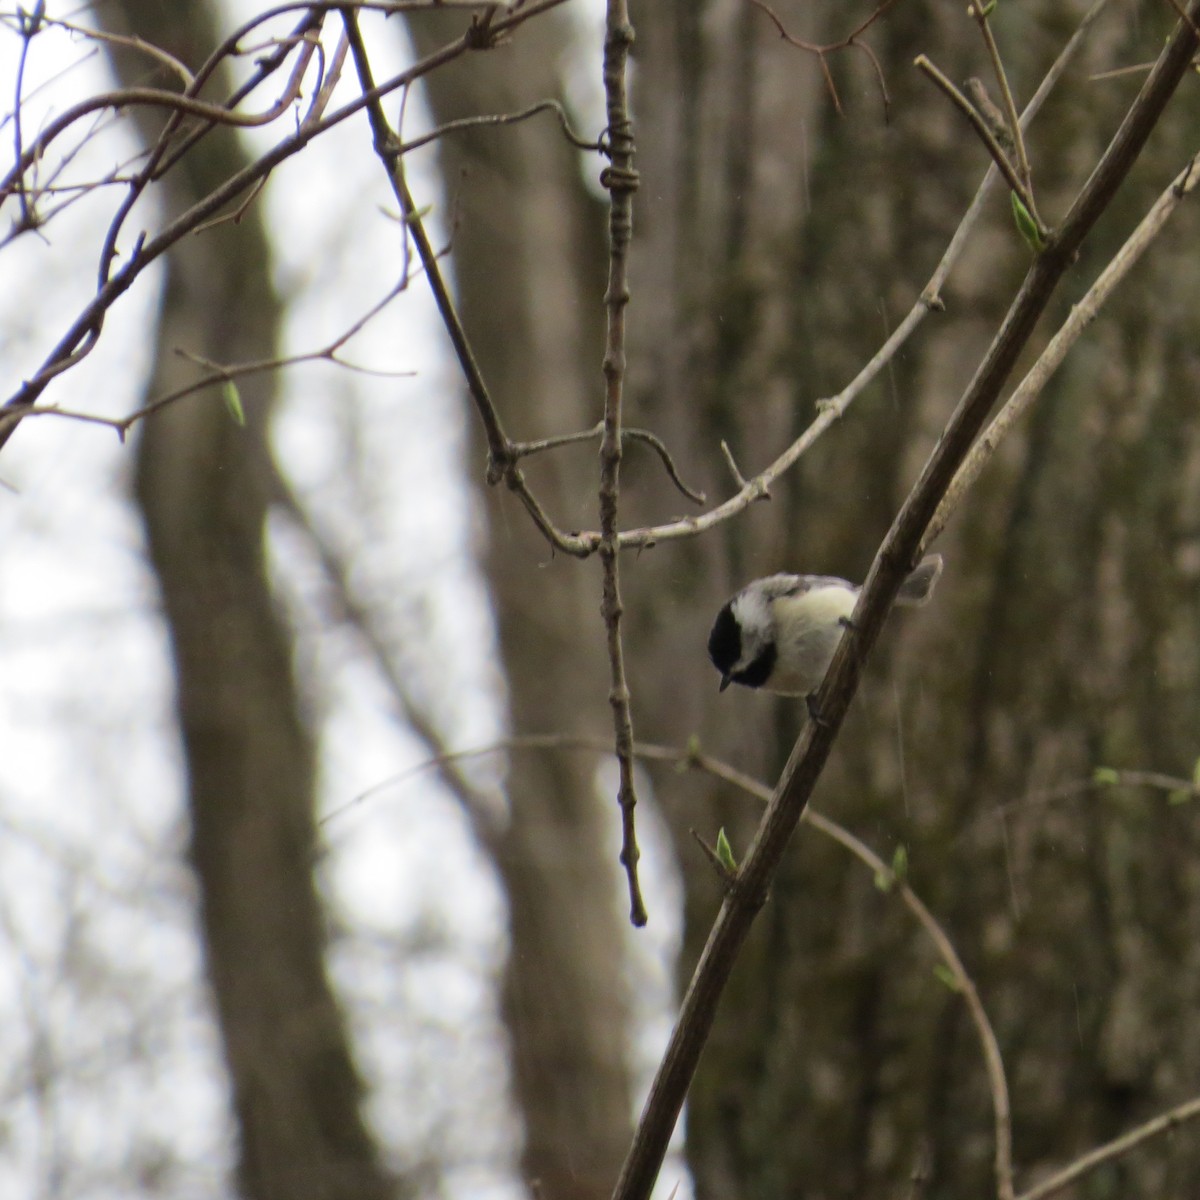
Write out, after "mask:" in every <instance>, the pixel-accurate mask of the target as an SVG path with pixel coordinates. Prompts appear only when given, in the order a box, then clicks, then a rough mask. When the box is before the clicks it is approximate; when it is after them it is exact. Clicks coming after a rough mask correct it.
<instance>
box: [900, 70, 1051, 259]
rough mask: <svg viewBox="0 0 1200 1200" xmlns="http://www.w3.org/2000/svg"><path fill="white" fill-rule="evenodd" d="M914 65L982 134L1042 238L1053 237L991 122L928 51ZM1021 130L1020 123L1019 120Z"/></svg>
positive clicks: (1018, 127) (1018, 125)
mask: <svg viewBox="0 0 1200 1200" xmlns="http://www.w3.org/2000/svg"><path fill="white" fill-rule="evenodd" d="M913 65H914V66H915V67H916V68H917V70H919V71H921V72H923V73H924V74H925V75H926V76H928V78H929V79H930V80H932V81H933V83H935V84H936V85H937V87H938V88H939V89H940V90H941V91H942V92H943V93H944V94H945V95H946V96H947V97H948V98H949V99H950V101H951V103H953V105H954V107H955V108H957V109H958V111H959V112H961V113H962V114H963V116H964V117H966V118H967V120H968V121H970V122H971V127H972V128H973V129H974V130H975V132H976V133H977V134H979V139H980V141H982V142H983V144H984V146H986V147H987V152H988V153H989V154H990V155H991V156H992V161H993V162H995V164H996V166H997V167H999V168H1000V173H1001V174H1002V175H1003V176H1004V178H1005V180H1006V181H1007V182H1008V186H1009V187H1010V188H1012V190H1013V191H1014V192H1015V193H1016V194H1017V196H1018V197H1019V198H1020V200H1021V203H1022V204H1024V205H1025V207H1026V209H1027V210H1028V211H1029V215H1030V216H1031V217H1032V218H1033V220H1034V221H1035V222H1036V224H1037V228H1038V233H1039V235H1040V236H1041V239H1042V241H1045V240H1046V239H1047V238H1048V237H1049V231H1048V230H1047V229H1046V227H1045V226H1044V225H1043V224H1042V222H1041V221H1040V220H1039V219H1038V217H1037V215H1036V213H1035V211H1034V203H1033V197H1032V196H1031V195H1030V192H1029V188H1028V187H1026V186H1025V181H1024V180H1023V179H1022V178H1021V175H1020V172H1019V171H1018V170H1017V168H1016V167H1014V166H1013V164H1012V161H1011V160H1010V159H1009V157H1008V155H1007V154H1006V153H1005V152H1004V147H1003V146H1001V145H1000V143H999V141H997V140H996V135H995V134H994V133H993V132H992V130H991V126H989V125H988V123H987V121H985V120H984V119H983V117H982V116H980V114H979V113H978V112H977V111H976V108H975V106H974V105H973V104H972V103H971V102H970V100H968V99H967V98H966V96H964V95H963V94H962V92H961V91H959V89H958V88H957V87H956V86H955V85H954V84H953V83H952V82H951V81H950V80H949V79H948V78H947V77H946V76H945V75H944V74H943V73H942V72H941V71H940V70H938V68H937V67H935V66H934V65H933V63H931V62H930V61H929V59H928V57H927V56H926V55H924V54H918V55H917V57H916V58H915V59H913ZM1016 128H1017V129H1020V122H1017V125H1016Z"/></svg>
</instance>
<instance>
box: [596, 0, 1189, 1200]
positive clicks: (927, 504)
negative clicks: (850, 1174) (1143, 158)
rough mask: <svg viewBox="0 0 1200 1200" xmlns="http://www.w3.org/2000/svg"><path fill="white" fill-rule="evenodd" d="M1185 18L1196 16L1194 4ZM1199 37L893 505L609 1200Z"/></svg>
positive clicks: (1137, 114) (649, 1144) (1085, 202)
mask: <svg viewBox="0 0 1200 1200" xmlns="http://www.w3.org/2000/svg"><path fill="white" fill-rule="evenodd" d="M1189 13H1191V14H1192V15H1193V16H1194V15H1195V14H1197V13H1200V0H1191V3H1190V5H1189ZM1196 49H1197V38H1196V36H1195V34H1194V33H1193V32H1192V30H1191V28H1190V26H1189V25H1188V24H1186V23H1180V24H1179V25H1178V26H1177V27H1176V29H1175V31H1174V33H1173V34H1172V36H1171V38H1170V39H1169V41H1168V42H1167V45H1166V47H1165V49H1164V50H1163V52H1162V53H1161V55H1160V56H1159V59H1158V62H1157V63H1156V64H1155V67H1154V70H1153V71H1152V72H1151V73H1150V77H1149V79H1148V80H1147V81H1146V84H1145V86H1144V87H1143V88H1142V91H1141V92H1140V94H1139V95H1138V97H1137V99H1136V100H1135V101H1134V102H1133V105H1132V106H1131V107H1130V109H1129V111H1128V113H1127V114H1126V117H1125V119H1124V121H1123V122H1122V123H1121V126H1120V128H1119V129H1118V131H1117V133H1116V134H1115V136H1114V137H1113V139H1112V141H1111V142H1110V143H1109V146H1108V148H1107V149H1106V150H1105V152H1104V154H1103V155H1102V156H1101V159H1100V161H1099V163H1098V164H1097V166H1096V168H1095V170H1094V171H1093V172H1092V175H1091V177H1090V178H1089V179H1088V181H1087V182H1086V183H1085V184H1084V185H1083V187H1082V189H1081V190H1080V192H1079V194H1078V196H1077V197H1076V199H1075V202H1074V203H1073V204H1072V206H1071V209H1070V211H1069V212H1068V214H1067V217H1066V219H1065V220H1064V222H1063V224H1062V227H1061V228H1060V229H1059V230H1058V232H1057V234H1056V235H1055V236H1054V237H1053V238H1051V239H1050V241H1049V243H1048V244H1047V246H1046V249H1045V250H1044V251H1043V252H1042V253H1041V254H1040V255H1039V256H1038V257H1037V259H1036V260H1035V261H1034V263H1033V265H1032V267H1031V268H1030V270H1029V273H1028V274H1027V275H1026V278H1025V281H1024V283H1023V284H1022V285H1021V288H1020V290H1019V291H1018V293H1017V295H1016V297H1015V298H1014V299H1013V301H1012V304H1011V305H1010V307H1009V310H1008V313H1007V315H1006V317H1005V319H1004V321H1003V323H1002V324H1001V327H1000V329H999V331H998V332H997V334H996V336H995V338H994V339H993V341H992V344H991V346H990V347H989V348H988V350H987V352H986V353H985V355H984V358H983V361H982V362H981V364H980V366H979V368H978V370H977V371H976V373H975V377H974V378H973V379H972V380H971V382H970V384H969V385H968V386H967V389H966V392H965V393H964V394H963V396H962V398H961V400H960V401H959V404H958V407H957V408H956V409H955V412H954V414H953V415H952V417H951V418H950V422H949V424H948V425H947V426H946V428H945V430H944V431H943V433H942V436H941V438H940V439H939V441H938V443H937V446H936V447H935V448H934V450H933V453H932V454H931V456H930V458H929V460H928V462H927V463H926V465H925V468H924V470H923V471H922V472H921V475H920V478H919V479H918V480H917V482H916V484H915V485H914V487H913V489H912V491H911V492H910V493H909V495H908V498H907V499H906V500H905V502H904V504H903V505H902V506H901V509H900V512H899V513H898V514H897V516H896V519H895V521H894V522H893V524H892V527H891V529H890V530H889V532H888V535H887V537H886V538H885V539H884V542H883V544H882V546H881V547H880V549H879V552H878V554H877V555H876V557H875V561H874V563H873V564H872V566H871V570H870V573H869V574H868V576H867V580H866V583H865V584H864V585H863V590H862V592H861V594H860V595H859V599H858V603H857V604H856V606H855V610H854V614H853V616H852V625H851V627H850V628H849V630H848V631H847V634H846V636H844V637H843V638H842V639H841V641H840V643H839V645H838V649H837V652H836V653H835V655H834V659H833V662H832V664H831V665H830V668H829V672H828V674H827V675H826V677H825V681H824V683H823V684H822V685H821V687H820V689H819V690H818V692H817V696H816V701H815V707H816V710H817V711H818V712H819V714H820V717H821V719H820V720H816V721H809V722H807V723H806V724H805V726H804V729H803V731H802V732H801V734H800V736H799V737H798V738H797V740H796V743H795V745H794V746H793V748H792V753H791V755H790V757H789V759H788V762H787V765H786V766H785V768H784V771H783V774H782V776H781V777H780V779H779V782H778V784H777V785H776V788H775V791H774V793H773V795H772V798H771V802H770V804H769V805H768V807H767V811H766V813H765V815H764V816H763V819H762V822H761V823H760V825H759V827H758V832H757V833H756V835H755V838H754V841H753V843H752V844H751V847H750V850H749V852H748V854H747V856H746V858H745V860H744V861H743V863H742V865H741V867H740V868H739V870H738V886H737V888H736V889H734V890H733V891H732V892H730V893H729V894H728V895H727V896H726V898H725V901H724V903H723V904H722V906H721V910H720V912H719V914H718V916H717V919H716V921H715V923H714V925H713V927H712V930H711V932H710V934H709V937H708V941H707V944H706V945H705V947H704V950H703V952H702V954H701V956H700V961H699V963H698V964H697V966H696V969H695V972H694V974H693V975H692V979H691V982H690V984H689V985H688V988H687V991H686V993H685V994H684V997H683V1002H682V1004H681V1006H680V1012H679V1017H678V1020H677V1021H676V1024H675V1028H674V1030H673V1031H672V1034H671V1038H670V1041H669V1042H668V1045H667V1049H666V1051H665V1053H664V1055H663V1058H662V1061H661V1063H660V1065H659V1068H658V1071H657V1073H656V1075H655V1078H654V1082H653V1084H652V1085H651V1089H650V1094H649V1097H648V1099H647V1101H646V1105H645V1108H644V1109H643V1112H642V1116H641V1119H640V1120H639V1122H638V1127H637V1131H636V1132H635V1134H634V1138H633V1143H632V1145H631V1147H630V1150H629V1154H628V1156H627V1158H626V1160H625V1165H624V1167H623V1168H622V1171H621V1176H620V1179H619V1181H618V1183H617V1187H616V1190H615V1192H614V1197H615V1200H645V1198H646V1197H648V1196H649V1195H650V1192H651V1189H652V1188H653V1185H654V1181H655V1179H656V1178H657V1176H658V1173H659V1170H660V1168H661V1165H662V1160H663V1156H664V1154H665V1153H666V1149H667V1144H668V1142H669V1140H670V1137H671V1133H672V1131H673V1130H674V1128H675V1124H676V1121H677V1120H678V1117H679V1110H680V1109H681V1108H682V1106H683V1101H684V1097H685V1096H686V1094H687V1090H688V1087H689V1085H690V1083H691V1080H692V1077H693V1075H694V1074H695V1070H696V1066H697V1064H698V1062H699V1059H700V1053H701V1051H702V1049H703V1048H704V1045H705V1043H706V1042H707V1040H708V1037H709V1033H710V1032H711V1029H712V1024H713V1021H714V1019H715V1017H716V1010H717V1005H718V1002H719V1000H720V998H721V994H722V992H723V991H724V989H725V984H726V982H727V980H728V978H729V975H730V973H731V971H732V970H733V966H734V963H735V962H736V960H737V958H738V956H739V954H740V952H741V948H742V945H743V943H744V942H745V939H746V937H747V935H748V934H749V931H750V927H751V925H752V924H753V921H754V918H755V916H756V915H757V913H758V910H759V909H760V908H761V907H762V905H763V903H764V902H765V900H766V895H767V889H768V887H769V886H770V883H771V881H772V879H773V878H774V876H775V872H776V870H777V869H778V866H779V862H780V860H781V859H782V857H783V853H784V850H785V849H786V847H787V845H788V843H789V841H790V839H791V835H792V833H793V831H794V830H795V828H796V825H797V823H798V822H799V820H800V817H801V815H802V813H803V812H804V809H805V807H806V806H807V804H808V799H809V797H810V796H811V794H812V790H813V788H814V786H815V785H816V782H817V780H818V778H819V777H820V775H821V772H822V770H823V768H824V765H825V762H826V760H827V759H828V757H829V753H830V750H831V749H832V746H833V742H834V739H835V738H836V736H837V734H838V731H839V730H840V728H841V723H842V720H843V719H844V717H845V714H846V710H847V708H848V707H849V704H850V701H851V698H852V697H853V695H854V693H855V691H856V690H857V686H858V680H859V677H860V676H861V673H862V669H863V665H864V663H865V661H866V659H867V657H868V655H869V654H870V652H871V649H872V647H873V646H874V644H875V641H876V639H877V638H878V636H879V632H880V630H881V628H882V626H883V622H884V619H885V618H886V616H887V613H888V611H889V610H890V608H891V606H892V604H893V602H894V600H895V597H896V594H897V592H898V591H899V588H900V585H901V583H902V582H903V580H904V579H905V577H906V576H907V575H908V572H909V571H910V570H911V568H912V566H913V564H914V563H915V562H916V555H917V551H918V549H919V545H920V541H921V538H922V536H923V535H924V532H925V529H926V527H927V526H928V524H929V521H930V520H931V519H932V517H933V515H934V511H935V509H936V507H937V504H938V502H939V501H940V499H941V497H942V495H943V494H944V493H945V491H946V489H947V488H948V487H949V485H950V482H951V480H952V479H953V476H954V473H955V472H956V471H957V469H958V466H959V465H960V464H961V462H962V460H963V458H964V457H965V456H966V454H967V452H968V451H969V449H970V447H971V443H972V442H973V441H974V439H975V437H976V435H977V434H978V432H979V429H980V428H981V427H982V425H983V422H984V420H985V419H986V417H987V414H988V412H989V410H990V409H991V407H992V405H993V404H994V403H995V401H996V398H997V396H998V395H999V392H1000V390H1001V388H1002V387H1003V385H1004V382H1005V380H1006V379H1007V378H1008V376H1009V374H1010V373H1011V371H1012V369H1013V366H1014V364H1015V363H1016V360H1017V357H1018V355H1019V354H1020V353H1021V351H1022V350H1023V349H1024V347H1025V346H1026V344H1027V343H1028V341H1029V338H1030V337H1031V335H1032V333H1033V330H1034V327H1035V325H1036V323H1037V321H1038V318H1039V317H1040V316H1041V315H1042V313H1043V311H1044V310H1045V308H1046V306H1047V304H1048V303H1049V301H1050V298H1051V296H1052V295H1053V294H1054V292H1055V290H1056V288H1057V286H1058V284H1059V282H1060V280H1061V279H1062V277H1063V275H1064V274H1065V273H1066V271H1067V270H1068V268H1069V267H1070V265H1071V263H1072V262H1073V261H1074V258H1075V255H1076V254H1077V252H1078V250H1079V246H1080V244H1081V243H1082V241H1083V239H1084V237H1085V236H1086V235H1087V234H1088V232H1089V231H1090V230H1091V228H1092V226H1093V225H1094V224H1095V222H1096V220H1097V219H1098V218H1099V216H1100V214H1101V213H1102V212H1103V211H1104V209H1105V208H1106V207H1107V205H1108V204H1109V203H1110V202H1111V200H1112V198H1113V195H1114V194H1115V192H1116V190H1117V188H1118V187H1119V186H1120V184H1121V182H1122V180H1123V179H1124V178H1125V176H1126V175H1127V174H1128V173H1129V171H1130V169H1131V168H1132V166H1133V164H1134V162H1135V161H1136V160H1137V158H1138V156H1139V154H1140V153H1141V150H1142V147H1143V146H1144V145H1145V142H1146V139H1147V138H1148V137H1149V136H1150V133H1151V131H1152V130H1153V129H1154V127H1155V125H1156V124H1157V122H1158V120H1159V118H1160V117H1161V115H1162V112H1163V110H1164V108H1165V107H1166V105H1167V103H1168V101H1169V100H1170V99H1171V97H1172V96H1173V95H1174V92H1175V89H1176V88H1177V87H1178V85H1179V83H1180V81H1181V80H1182V78H1183V76H1184V74H1185V73H1186V72H1187V71H1188V70H1189V69H1190V66H1191V59H1192V57H1193V55H1194V54H1195V53H1196Z"/></svg>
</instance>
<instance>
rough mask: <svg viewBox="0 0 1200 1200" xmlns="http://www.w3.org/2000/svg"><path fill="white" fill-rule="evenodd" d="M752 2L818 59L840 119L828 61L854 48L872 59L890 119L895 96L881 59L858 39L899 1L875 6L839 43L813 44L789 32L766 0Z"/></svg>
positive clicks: (792, 42) (791, 40)
mask: <svg viewBox="0 0 1200 1200" xmlns="http://www.w3.org/2000/svg"><path fill="white" fill-rule="evenodd" d="M750 3H751V4H753V5H754V7H755V8H757V9H759V10H761V11H762V12H764V13H766V15H767V17H768V19H769V20H770V22H771V24H772V25H774V26H775V31H776V32H777V33H778V34H779V36H780V37H781V38H783V40H784V41H785V42H787V43H788V45H789V46H795V47H796V49H797V50H804V51H805V52H807V53H809V54H813V55H815V56H816V58H817V62H818V63H819V64H820V67H821V74H822V75H823V76H824V79H825V87H826V89H827V90H828V92H829V98H830V99H831V100H832V101H833V107H834V108H835V109H836V110H837V114H838V116H839V117H840V116H843V115H844V114H843V112H842V101H841V98H840V97H839V96H838V92H837V87H836V86H835V84H834V82H833V74H832V72H831V71H830V70H829V63H828V62H827V59H828V57H829V55H831V54H835V53H836V52H837V51H839V50H846V49H848V48H850V47H856V48H857V49H859V50H862V51H863V52H864V53H865V54H866V56H867V58H868V59H869V60H870V63H871V67H872V69H873V70H874V72H875V80H876V82H877V83H878V84H879V90H880V93H881V94H882V96H883V112H884V117H885V118H886V116H887V114H888V111H889V109H890V108H891V97H890V96H889V95H888V90H887V83H886V81H885V80H884V77H883V70H882V68H881V67H880V65H879V59H878V58H877V57H876V56H875V52H874V51H873V50H872V49H871V47H870V46H868V45H867V43H866V42H861V41H859V40H858V39H859V38H860V37H861V36H862V35H863V34H864V33H866V32H867V30H868V29H870V28H871V26H872V25H874V24H875V22H876V21H878V20H879V18H880V17H882V16H883V14H884V13H885V12H887V10H888V9H889V8H891V7H892V5H893V4H895V3H896V0H880V2H879V3H878V4H877V5H876V6H875V9H874V11H873V12H872V13H871V14H870V15H869V16H867V17H864V18H863V20H861V21H860V22H859V23H858V24H857V25H856V26H855V27H854V28H853V29H852V30H851V31H850V32H849V33H848V34H847V35H846V36H845V37H844V38H841V39H839V40H838V41H835V42H810V41H806V40H805V39H804V38H802V37H797V36H796V35H795V34H793V33H789V32H788V29H787V26H786V25H784V23H783V20H782V18H781V17H780V16H779V14H778V13H777V12H776V11H775V10H774V9H773V8H772V7H771V6H770V5H769V4H767V3H766V2H765V0H750Z"/></svg>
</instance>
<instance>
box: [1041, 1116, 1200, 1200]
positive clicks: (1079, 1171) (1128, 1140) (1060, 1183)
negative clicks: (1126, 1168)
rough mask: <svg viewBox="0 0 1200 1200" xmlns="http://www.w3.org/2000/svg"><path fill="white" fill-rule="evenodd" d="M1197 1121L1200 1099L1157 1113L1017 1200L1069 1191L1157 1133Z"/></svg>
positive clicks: (1043, 1198) (1043, 1181)
mask: <svg viewBox="0 0 1200 1200" xmlns="http://www.w3.org/2000/svg"><path fill="white" fill-rule="evenodd" d="M1198 1118H1200V1097H1197V1098H1195V1099H1193V1100H1188V1101H1186V1102H1185V1103H1183V1104H1180V1105H1178V1106H1177V1107H1175V1108H1172V1109H1169V1110H1168V1111H1167V1112H1165V1113H1160V1114H1159V1115H1158V1116H1157V1117H1152V1118H1151V1119H1150V1120H1149V1121H1147V1122H1145V1124H1143V1125H1139V1126H1138V1127H1137V1128H1136V1129H1131V1130H1130V1131H1129V1132H1128V1133H1125V1134H1122V1135H1121V1136H1120V1137H1118V1138H1113V1140H1112V1141H1111V1142H1106V1143H1105V1144H1104V1145H1103V1146H1099V1147H1097V1148H1096V1149H1095V1150H1093V1151H1092V1152H1091V1153H1090V1154H1085V1155H1084V1156H1083V1157H1082V1158H1079V1159H1076V1160H1075V1162H1073V1163H1072V1164H1071V1165H1070V1166H1069V1167H1066V1168H1064V1169H1063V1170H1062V1171H1059V1172H1058V1174H1056V1175H1051V1176H1050V1178H1049V1179H1043V1180H1042V1182H1041V1183H1039V1184H1036V1185H1035V1186H1034V1187H1031V1188H1030V1189H1029V1190H1028V1191H1026V1192H1022V1193H1021V1195H1020V1197H1019V1198H1018V1200H1045V1198H1046V1197H1047V1196H1053V1195H1054V1194H1055V1192H1061V1191H1062V1190H1063V1189H1064V1188H1067V1187H1070V1185H1071V1184H1073V1183H1075V1182H1076V1181H1077V1180H1079V1179H1082V1178H1083V1177H1084V1176H1085V1175H1088V1174H1090V1173H1091V1172H1092V1171H1094V1170H1095V1169H1096V1168H1097V1167H1102V1166H1103V1165H1104V1164H1105V1163H1108V1162H1112V1161H1113V1160H1114V1159H1117V1158H1123V1157H1124V1156H1125V1155H1126V1154H1128V1153H1129V1152H1130V1151H1131V1150H1133V1149H1134V1148H1135V1147H1137V1146H1140V1145H1141V1144H1142V1143H1143V1142H1145V1141H1148V1140H1149V1139H1150V1138H1152V1137H1157V1136H1158V1135H1159V1134H1160V1133H1167V1132H1169V1131H1170V1130H1172V1129H1175V1128H1177V1127H1178V1126H1180V1125H1182V1124H1184V1123H1185V1122H1187V1121H1195V1120H1197V1119H1198Z"/></svg>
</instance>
